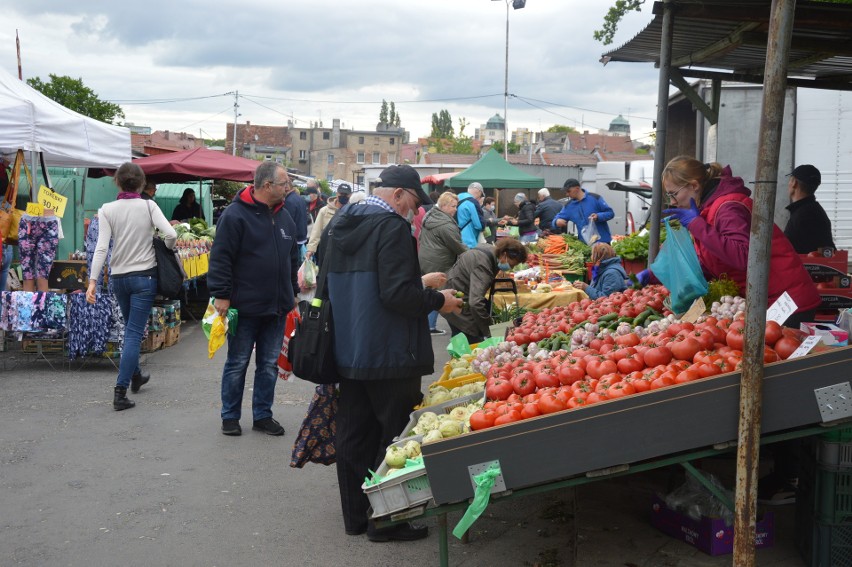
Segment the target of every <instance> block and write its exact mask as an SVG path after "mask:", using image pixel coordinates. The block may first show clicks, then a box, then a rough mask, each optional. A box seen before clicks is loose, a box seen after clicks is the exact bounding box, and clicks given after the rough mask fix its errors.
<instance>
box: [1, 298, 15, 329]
mask: <svg viewBox="0 0 852 567" xmlns="http://www.w3.org/2000/svg"><path fill="white" fill-rule="evenodd" d="M12 294H13V292H11V291H3V292H0V330H2V331H14V330H15V328H14V321H15V318H16V315H15V313H16V309H15V297H14V295H12Z"/></svg>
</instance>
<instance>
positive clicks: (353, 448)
mask: <svg viewBox="0 0 852 567" xmlns="http://www.w3.org/2000/svg"><path fill="white" fill-rule="evenodd" d="M339 388H340V398H339V399H338V404H337V417H336V419H337V438H336V440H335V443H334V445H335V452H336V453H337V482H338V485H339V488H340V504H341V506H342V508H343V525H344V527H345V528H346V531H347V532H356V533H357V532H359V531H363V530H364V528H366V526H367V510H368V508H369V506H370V503H369V500H368V499H367V496H366V495H365V494H364V491H363V490H362V489H361V484H362V483H363V482H364V478H365V477H366V476H367V475H369V473H368V472H367V469H372V470H374V471H375V470H377V469H378V466H379V464H380V463H381V461H382V460H383V459H384V457H385V449H386V448H387V446H388V445H390V444H391V442H392V441H393V438H394V437H396V436H397V435H399V434H400V433H402V430H403V428H404V427H405V425H406V424H407V423H408V418H409V416H410V414H411V411H412V410H413V409H414V406H416V405H417V404H419V403H420V402H421V400H422V399H423V394H422V393H421V392H420V378H405V379H391V380H349V379H346V378H341V379H340V386H339Z"/></svg>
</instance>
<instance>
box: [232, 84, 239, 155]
mask: <svg viewBox="0 0 852 567" xmlns="http://www.w3.org/2000/svg"><path fill="white" fill-rule="evenodd" d="M239 117H240V91H234V147H233V151H232V152H231V154H232V155H237V118H239Z"/></svg>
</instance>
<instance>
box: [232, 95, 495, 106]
mask: <svg viewBox="0 0 852 567" xmlns="http://www.w3.org/2000/svg"><path fill="white" fill-rule="evenodd" d="M243 96H253V97H254V98H261V99H267V100H281V101H287V102H310V103H322V104H381V103H382V102H383V101H381V100H320V99H311V98H286V97H273V96H261V95H243ZM495 96H503V93H495V94H486V95H476V96H462V97H448V98H425V99H420V100H395V101H393V102H394V104H415V103H420V102H453V101H459V100H476V99H482V98H491V97H495Z"/></svg>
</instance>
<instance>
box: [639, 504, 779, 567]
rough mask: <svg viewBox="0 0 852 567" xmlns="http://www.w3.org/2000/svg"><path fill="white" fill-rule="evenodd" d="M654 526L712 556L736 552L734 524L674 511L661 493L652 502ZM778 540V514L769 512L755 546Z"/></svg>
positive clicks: (757, 534) (763, 519) (759, 528)
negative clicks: (776, 515) (776, 529)
mask: <svg viewBox="0 0 852 567" xmlns="http://www.w3.org/2000/svg"><path fill="white" fill-rule="evenodd" d="M651 525H652V526H654V527H655V528H657V529H658V530H660V531H661V532H663V533H665V534H668V535H670V536H672V537H673V538H676V539H679V540H681V541H685V542H686V543H688V544H690V545H691V546H693V547H695V548H698V549H700V550H701V551H703V552H704V553H707V554H709V555H724V554H726V553H732V552H733V551H734V526H733V524H732V525H730V526H728V525H726V524H725V521H724V520H722V519H721V518H708V517H707V516H702V517H701V519H700V520H694V519H693V518H691V517H689V516H687V515H686V514H682V513H680V512H678V511H676V510H672V509H671V508H669V507H668V506H666V503H665V501H664V500H663V499H662V498H660V497H659V496H654V500H653V503H652V505H651ZM774 543H775V516H774V515H773V513H772V512H766V513H765V514H764V515H763V518H762V519H759V520H758V521H757V529H756V536H755V547H757V548H763V547H772V545H773V544H774Z"/></svg>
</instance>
